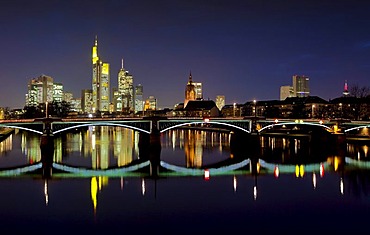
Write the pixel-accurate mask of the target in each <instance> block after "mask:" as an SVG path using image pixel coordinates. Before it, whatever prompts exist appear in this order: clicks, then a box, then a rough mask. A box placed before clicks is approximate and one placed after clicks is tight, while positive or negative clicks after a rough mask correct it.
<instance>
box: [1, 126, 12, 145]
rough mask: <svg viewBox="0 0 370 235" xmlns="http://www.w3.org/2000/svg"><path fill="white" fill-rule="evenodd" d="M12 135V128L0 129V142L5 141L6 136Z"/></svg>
mask: <svg viewBox="0 0 370 235" xmlns="http://www.w3.org/2000/svg"><path fill="white" fill-rule="evenodd" d="M13 133H14V129H13V128H8V127H4V128H0V142H1V141H3V140H5V139H6V138H7V137H8V136H10V135H11V134H13Z"/></svg>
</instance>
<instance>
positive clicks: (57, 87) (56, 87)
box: [53, 83, 63, 102]
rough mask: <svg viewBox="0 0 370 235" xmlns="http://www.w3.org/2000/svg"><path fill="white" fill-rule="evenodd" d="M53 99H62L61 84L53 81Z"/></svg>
mask: <svg viewBox="0 0 370 235" xmlns="http://www.w3.org/2000/svg"><path fill="white" fill-rule="evenodd" d="M53 100H54V101H57V102H62V101H63V84H62V83H53Z"/></svg>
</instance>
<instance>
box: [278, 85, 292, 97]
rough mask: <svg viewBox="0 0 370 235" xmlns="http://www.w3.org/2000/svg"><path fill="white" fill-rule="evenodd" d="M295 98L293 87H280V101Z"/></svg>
mask: <svg viewBox="0 0 370 235" xmlns="http://www.w3.org/2000/svg"><path fill="white" fill-rule="evenodd" d="M292 96H293V87H292V86H281V87H280V100H285V99H286V98H288V97H292Z"/></svg>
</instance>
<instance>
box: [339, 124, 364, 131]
mask: <svg viewBox="0 0 370 235" xmlns="http://www.w3.org/2000/svg"><path fill="white" fill-rule="evenodd" d="M369 127H370V124H369V125H364V126H356V127H352V128H349V129H346V130H344V132H345V133H347V132H350V131H354V130H359V129H362V128H369Z"/></svg>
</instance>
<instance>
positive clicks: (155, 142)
mask: <svg viewBox="0 0 370 235" xmlns="http://www.w3.org/2000/svg"><path fill="white" fill-rule="evenodd" d="M161 150H162V146H161V134H160V132H159V130H158V129H157V128H152V132H151V133H150V141H149V160H150V175H151V176H154V177H157V176H158V175H159V166H160V160H161Z"/></svg>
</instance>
